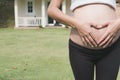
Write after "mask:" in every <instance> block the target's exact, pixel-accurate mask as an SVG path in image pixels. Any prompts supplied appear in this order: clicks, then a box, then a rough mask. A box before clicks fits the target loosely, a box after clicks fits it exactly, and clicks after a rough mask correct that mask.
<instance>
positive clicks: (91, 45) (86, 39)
mask: <svg viewBox="0 0 120 80" xmlns="http://www.w3.org/2000/svg"><path fill="white" fill-rule="evenodd" d="M84 39H85V41H86V43H87V44H88V46H90V47H94V46H93V44H92V43H91V42H90V40H89V38H88V36H84Z"/></svg>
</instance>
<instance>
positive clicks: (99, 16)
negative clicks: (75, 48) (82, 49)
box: [70, 4, 119, 49]
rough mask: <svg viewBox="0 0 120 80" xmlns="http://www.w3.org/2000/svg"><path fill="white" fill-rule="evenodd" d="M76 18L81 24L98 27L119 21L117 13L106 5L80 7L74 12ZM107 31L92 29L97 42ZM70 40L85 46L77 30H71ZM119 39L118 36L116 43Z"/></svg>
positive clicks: (104, 29)
mask: <svg viewBox="0 0 120 80" xmlns="http://www.w3.org/2000/svg"><path fill="white" fill-rule="evenodd" d="M74 17H75V18H76V19H77V20H79V21H80V22H92V23H95V24H97V25H101V24H103V23H104V22H105V21H109V20H115V19H117V16H116V13H115V11H114V10H113V9H112V8H111V7H110V6H108V5H104V4H92V5H86V6H82V7H78V8H76V9H75V10H74ZM106 30H107V27H106V28H102V29H99V30H98V29H95V28H92V34H93V35H94V37H95V40H96V41H98V40H99V39H100V38H101V37H102V36H103V35H104V33H105V31H106ZM118 35H119V34H118ZM70 38H71V39H72V40H73V41H74V42H75V43H77V44H79V45H82V46H84V44H83V43H82V41H81V39H80V36H79V34H78V32H77V30H76V29H72V30H71V35H70ZM117 38H118V36H116V38H115V39H114V41H115V40H116V39H117ZM88 48H92V47H88ZM96 48H97V49H98V48H100V47H96ZM96 48H94V49H96Z"/></svg>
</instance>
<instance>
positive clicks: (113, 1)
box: [70, 0, 116, 11]
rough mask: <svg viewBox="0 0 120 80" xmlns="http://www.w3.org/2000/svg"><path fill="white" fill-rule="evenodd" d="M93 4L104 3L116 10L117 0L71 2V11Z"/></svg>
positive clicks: (80, 0)
mask: <svg viewBox="0 0 120 80" xmlns="http://www.w3.org/2000/svg"><path fill="white" fill-rule="evenodd" d="M91 3H103V4H107V5H110V6H111V7H113V8H114V9H116V0H71V6H70V10H71V11H73V10H74V9H75V8H76V7H79V6H82V5H86V4H91Z"/></svg>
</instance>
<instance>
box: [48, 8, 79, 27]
mask: <svg viewBox="0 0 120 80" xmlns="http://www.w3.org/2000/svg"><path fill="white" fill-rule="evenodd" d="M48 15H49V16H50V17H52V18H53V19H55V20H57V21H59V22H61V23H63V24H67V25H69V26H71V27H76V25H77V23H78V22H77V20H76V19H75V18H74V17H71V16H69V15H67V14H64V13H63V12H62V11H61V10H60V9H59V8H57V7H49V8H48Z"/></svg>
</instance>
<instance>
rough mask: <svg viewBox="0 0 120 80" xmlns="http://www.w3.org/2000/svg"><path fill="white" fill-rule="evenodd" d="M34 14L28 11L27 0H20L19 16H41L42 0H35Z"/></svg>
mask: <svg viewBox="0 0 120 80" xmlns="http://www.w3.org/2000/svg"><path fill="white" fill-rule="evenodd" d="M34 8H35V13H34V14H32V15H31V14H28V13H27V7H26V0H18V16H19V17H34V16H36V17H41V0H34Z"/></svg>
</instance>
